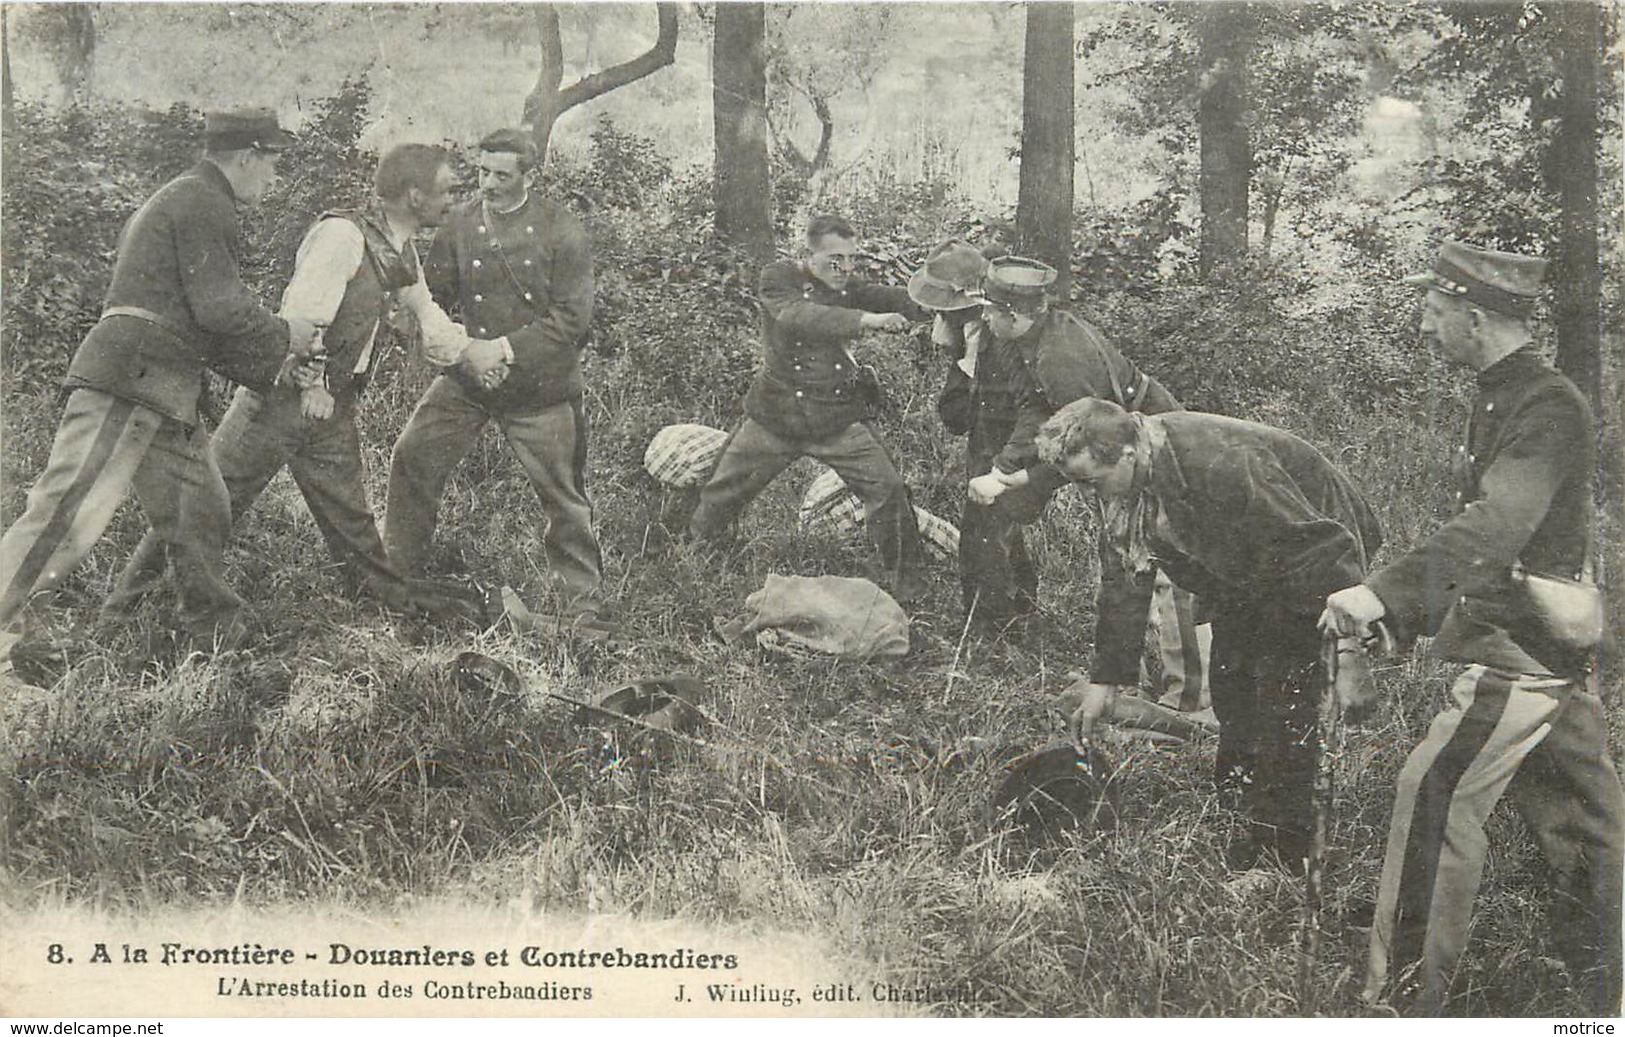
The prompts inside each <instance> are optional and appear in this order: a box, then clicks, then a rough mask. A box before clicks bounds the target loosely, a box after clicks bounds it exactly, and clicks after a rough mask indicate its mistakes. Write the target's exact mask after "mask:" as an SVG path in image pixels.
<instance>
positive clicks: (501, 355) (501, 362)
mask: <svg viewBox="0 0 1625 1037" xmlns="http://www.w3.org/2000/svg"><path fill="white" fill-rule="evenodd" d="M512 357H513V354H512V353H511V352H510V351H509V350H506V349H504V348H503V344H502V340H501V339H483V338H476V339H470V340H469V342H468V350H467V351H466V352H465V353H464V354H463V369H464V370H465V371H467V372H468V373H469V374H470V375H472V376H473V378H474V380H475V381H477V382H479V383H480V388H482V389H484V390H486V391H487V392H490V391H491V390H493V389H495V388H497V387H498V386H500V385H501V384H502V383H503V382H504V381H506V380H507V377H508V372H509V371H510V370H511V368H512V364H513V360H512Z"/></svg>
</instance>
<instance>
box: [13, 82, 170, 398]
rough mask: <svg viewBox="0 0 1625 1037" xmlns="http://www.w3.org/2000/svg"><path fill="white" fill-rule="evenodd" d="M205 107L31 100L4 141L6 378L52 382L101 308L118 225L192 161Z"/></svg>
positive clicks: (25, 382) (42, 385)
mask: <svg viewBox="0 0 1625 1037" xmlns="http://www.w3.org/2000/svg"><path fill="white" fill-rule="evenodd" d="M201 130H202V120H201V118H200V116H199V115H198V113H197V112H195V111H192V110H190V109H188V108H184V107H182V106H179V105H177V106H175V107H173V108H171V109H169V110H168V111H166V112H138V111H130V110H126V109H122V108H119V107H116V106H112V105H104V104H76V105H72V106H69V107H67V108H65V109H62V110H61V111H51V110H49V109H46V108H43V107H39V106H34V105H24V106H21V107H20V108H19V109H18V112H17V129H16V132H15V134H14V135H13V136H12V137H11V138H10V139H8V141H7V147H8V149H12V150H11V151H10V153H9V155H8V159H9V160H10V161H12V162H13V163H15V165H14V167H13V168H26V169H27V170H28V171H29V175H27V176H15V175H14V176H8V177H6V178H5V183H4V201H5V205H4V253H3V257H4V259H3V267H4V288H5V300H6V309H5V324H4V331H3V333H0V349H3V350H4V370H5V372H6V374H7V376H8V377H14V378H16V379H17V380H18V381H17V382H16V383H13V384H18V383H20V384H22V385H27V386H30V387H34V388H37V389H45V388H47V387H49V386H53V385H55V383H57V382H58V381H59V380H60V379H61V377H62V375H63V374H64V373H65V372H66V370H67V364H68V360H69V359H70V358H71V357H72V355H73V350H74V348H75V347H76V346H77V345H78V344H79V340H80V338H82V337H83V336H84V334H85V332H87V331H88V330H90V327H91V326H92V325H93V324H95V323H96V320H97V318H98V317H99V316H100V315H101V308H102V297H103V295H104V294H105V292H106V290H107V281H108V274H109V272H110V269H111V260H112V257H113V251H114V246H115V244H116V243H117V240H118V234H119V230H120V228H121V227H122V226H123V225H124V221H125V220H127V219H128V218H129V217H130V216H131V215H132V214H133V213H134V212H135V210H136V208H137V207H138V206H139V205H140V204H141V202H142V201H144V200H145V198H146V196H147V195H148V194H150V193H151V192H152V191H153V190H154V189H155V188H156V187H157V186H158V185H159V184H161V183H163V182H164V181H165V180H168V179H169V178H171V177H173V176H175V175H177V174H179V173H180V172H182V171H183V170H185V169H186V168H187V167H188V166H189V165H191V163H192V162H193V161H194V159H195V156H196V143H195V142H196V141H197V140H198V139H199V137H200V135H201Z"/></svg>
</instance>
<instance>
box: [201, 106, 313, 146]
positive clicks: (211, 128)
mask: <svg viewBox="0 0 1625 1037" xmlns="http://www.w3.org/2000/svg"><path fill="white" fill-rule="evenodd" d="M295 139H296V138H295V137H294V135H293V134H291V133H289V132H288V131H287V130H285V129H283V128H282V127H281V126H280V125H279V124H278V123H277V119H276V113H275V112H273V111H272V110H271V109H269V108H228V109H225V110H224V111H218V112H205V113H204V115H203V140H204V144H205V146H206V147H207V148H208V149H209V150H210V151H243V150H245V149H247V148H253V149H255V150H257V151H287V150H288V149H289V148H291V147H293V145H294V141H295Z"/></svg>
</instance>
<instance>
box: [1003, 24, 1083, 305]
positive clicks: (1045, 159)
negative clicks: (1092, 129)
mask: <svg viewBox="0 0 1625 1037" xmlns="http://www.w3.org/2000/svg"><path fill="white" fill-rule="evenodd" d="M1072 24H1073V9H1072V4H1070V3H1040V2H1033V3H1028V4H1027V40H1026V56H1025V58H1024V61H1023V71H1022V79H1021V90H1022V92H1021V186H1020V193H1019V194H1018V196H1017V199H1016V239H1017V242H1018V246H1017V247H1018V248H1020V249H1021V251H1022V252H1023V253H1024V254H1026V255H1029V256H1032V257H1033V258H1035V259H1042V260H1043V261H1044V262H1046V263H1048V264H1050V265H1051V266H1053V267H1054V268H1055V269H1056V271H1057V272H1058V273H1059V275H1060V276H1059V277H1058V278H1057V280H1056V284H1055V292H1056V295H1057V296H1059V297H1060V298H1062V299H1066V298H1069V297H1070V295H1071V288H1072V171H1073V165H1074V162H1075V150H1074V143H1073V132H1074V131H1073V126H1072V98H1073V92H1072V90H1073V88H1072V61H1073V58H1072Z"/></svg>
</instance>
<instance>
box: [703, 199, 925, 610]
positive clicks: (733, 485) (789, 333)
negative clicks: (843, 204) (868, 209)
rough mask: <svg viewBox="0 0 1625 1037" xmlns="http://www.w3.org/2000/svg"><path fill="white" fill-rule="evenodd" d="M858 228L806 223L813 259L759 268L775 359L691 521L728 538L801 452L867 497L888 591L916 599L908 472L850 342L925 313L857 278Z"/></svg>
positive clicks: (833, 220)
mask: <svg viewBox="0 0 1625 1037" xmlns="http://www.w3.org/2000/svg"><path fill="white" fill-rule="evenodd" d="M857 249H858V241H857V232H856V231H855V230H853V229H852V225H851V224H850V223H847V222H846V221H845V220H843V219H841V218H840V217H836V216H819V217H815V218H814V219H813V220H812V221H811V222H810V223H809V224H808V225H807V256H806V258H805V259H804V260H780V261H779V262H776V263H771V264H769V265H768V266H766V267H764V268H763V269H762V275H761V279H760V284H759V286H758V292H757V294H758V296H759V298H760V300H761V304H762V340H763V344H764V346H765V352H766V362H765V363H764V364H763V365H762V369H761V370H760V371H759V372H757V375H756V379H755V381H753V382H752V383H751V386H750V391H749V392H748V393H747V394H746V396H745V420H744V423H743V424H741V425H740V426H739V427H738V428H737V429H735V430H734V432H733V434H732V435H731V436H730V437H729V438H728V442H727V445H726V446H725V447H724V448H723V451H722V456H721V458H719V459H718V461H717V466H716V470H715V471H713V472H712V474H711V478H710V481H709V482H707V483H706V484H705V487H704V488H703V489H702V490H701V491H700V502H699V506H698V507H697V508H696V509H695V511H694V516H693V518H692V520H691V521H690V525H689V530H690V532H691V534H692V535H693V536H695V537H696V538H699V539H702V540H714V539H717V538H720V537H721V536H722V535H724V534H725V532H726V531H727V530H728V529H729V527H731V526H732V525H733V523H734V521H735V520H736V519H737V518H738V517H739V514H740V512H742V511H743V510H744V509H745V507H746V506H747V505H748V504H750V502H751V501H752V500H754V499H755V498H756V496H757V494H759V493H761V492H762V491H763V490H764V489H766V488H767V485H768V484H769V483H771V482H772V481H773V480H774V479H775V478H777V477H778V475H779V473H780V472H782V471H784V470H785V469H786V468H787V467H789V466H790V464H791V462H793V461H795V460H796V459H797V458H798V457H802V456H812V457H816V458H818V459H819V460H820V461H823V462H824V463H825V464H827V465H829V466H830V467H831V468H833V469H835V471H836V473H838V474H839V475H840V477H841V478H842V479H843V480H844V481H845V482H846V484H847V486H849V487H851V488H852V492H853V493H856V494H857V495H858V497H859V498H860V499H861V500H862V501H863V509H864V516H865V518H864V521H865V524H866V525H867V526H868V527H869V535H870V536H871V537H872V538H873V539H874V542H875V546H876V547H877V548H878V550H879V554H880V562H881V566H882V568H883V569H884V571H885V576H884V581H885V583H886V584H887V587H886V589H887V590H889V591H890V592H891V593H892V596H893V597H895V598H896V599H897V600H898V601H899V602H901V603H903V604H905V605H906V604H908V603H909V602H910V601H912V600H914V599H915V598H917V597H919V596H920V594H922V593H923V592H924V590H925V579H924V577H923V576H922V575H921V574H920V572H919V566H920V533H919V528H918V527H917V526H916V525H915V520H914V509H913V507H912V506H911V505H910V504H909V499H908V488H907V487H906V486H905V485H904V483H903V476H902V473H900V472H899V471H898V470H897V466H896V464H894V463H893V462H892V459H891V455H890V454H888V453H887V451H886V448H885V447H884V446H883V445H881V442H880V440H879V438H878V437H877V436H876V435H875V433H874V430H873V429H872V428H871V427H870V426H869V421H870V419H871V418H873V417H874V414H875V408H876V404H877V402H878V395H879V389H878V386H877V385H876V383H875V382H874V374H873V372H872V371H870V370H869V369H868V368H865V367H863V366H862V365H860V364H859V363H858V362H857V361H856V360H855V359H854V358H853V356H852V354H851V353H850V352H849V351H848V349H847V345H846V343H848V342H850V341H852V340H854V339H857V338H860V337H861V336H863V335H865V334H867V333H869V332H872V331H884V332H891V333H900V332H903V331H906V330H908V327H909V324H910V322H911V321H916V320H924V319H925V317H926V313H925V312H924V311H923V310H921V309H920V308H919V307H917V306H915V305H914V303H913V302H911V301H910V300H909V297H908V293H907V292H906V291H905V290H904V289H902V288H891V287H885V286H881V285H872V284H867V283H865V282H864V281H862V280H859V279H858V278H856V277H854V276H853V268H854V265H855V263H856V261H857Z"/></svg>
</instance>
